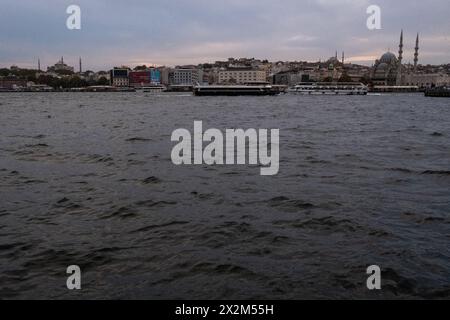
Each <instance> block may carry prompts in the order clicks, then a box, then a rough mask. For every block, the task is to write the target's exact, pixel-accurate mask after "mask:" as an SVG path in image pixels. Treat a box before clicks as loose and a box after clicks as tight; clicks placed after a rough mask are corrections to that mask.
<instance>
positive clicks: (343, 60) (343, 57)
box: [342, 51, 345, 65]
mask: <svg viewBox="0 0 450 320" xmlns="http://www.w3.org/2000/svg"><path fill="white" fill-rule="evenodd" d="M344 62H345V52H344V51H342V65H344Z"/></svg>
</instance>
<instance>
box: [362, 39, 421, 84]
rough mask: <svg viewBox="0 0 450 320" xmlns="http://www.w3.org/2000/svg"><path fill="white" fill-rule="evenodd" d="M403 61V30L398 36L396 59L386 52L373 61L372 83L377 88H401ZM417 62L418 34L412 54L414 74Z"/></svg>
mask: <svg viewBox="0 0 450 320" xmlns="http://www.w3.org/2000/svg"><path fill="white" fill-rule="evenodd" d="M402 61H403V30H402V32H401V34H400V45H399V50H398V57H397V56H395V54H394V53H392V52H389V51H388V52H386V53H385V54H383V55H382V56H381V58H380V59H379V60H376V61H375V65H374V66H373V69H372V74H371V78H372V83H373V84H374V85H378V86H401V85H403V83H404V76H405V68H404V66H403V65H402ZM418 62H419V34H417V38H416V47H415V53H414V73H416V72H417V64H418Z"/></svg>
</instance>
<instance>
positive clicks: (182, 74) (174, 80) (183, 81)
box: [169, 67, 203, 86]
mask: <svg viewBox="0 0 450 320" xmlns="http://www.w3.org/2000/svg"><path fill="white" fill-rule="evenodd" d="M202 79H203V72H202V71H201V70H198V69H196V68H193V67H188V68H175V69H172V70H170V72H169V84H170V85H176V86H193V85H195V84H197V83H199V82H200V81H202Z"/></svg>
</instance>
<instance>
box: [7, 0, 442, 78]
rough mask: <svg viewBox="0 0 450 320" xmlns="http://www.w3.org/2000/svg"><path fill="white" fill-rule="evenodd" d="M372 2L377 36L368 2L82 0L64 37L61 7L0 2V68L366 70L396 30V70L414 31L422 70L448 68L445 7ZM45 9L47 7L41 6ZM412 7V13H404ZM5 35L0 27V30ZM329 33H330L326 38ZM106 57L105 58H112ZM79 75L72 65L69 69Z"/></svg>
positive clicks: (391, 43) (392, 43)
mask: <svg viewBox="0 0 450 320" xmlns="http://www.w3.org/2000/svg"><path fill="white" fill-rule="evenodd" d="M399 2H400V3H392V2H391V1H390V2H388V1H387V0H381V1H378V3H377V5H379V6H380V7H381V9H382V30H373V31H370V30H368V29H367V28H366V19H367V17H368V15H367V14H366V8H367V7H368V6H369V5H370V4H371V2H370V1H366V0H335V1H327V0H308V1H293V0H286V1H283V2H282V3H273V2H270V1H257V2H256V1H253V0H248V1H245V2H239V1H234V0H233V1H227V3H222V2H218V1H214V4H213V5H211V2H210V1H206V0H192V1H189V2H187V3H184V2H182V1H168V2H166V3H164V4H163V3H158V2H155V1H141V0H135V1H132V2H131V3H126V4H125V3H122V2H119V1H115V2H112V3H111V1H108V2H106V1H96V2H95V3H90V2H88V1H85V0H82V1H78V2H77V4H78V5H79V6H80V7H81V9H82V29H81V30H68V29H67V28H66V27H65V21H66V19H67V17H68V15H67V14H66V12H65V9H66V8H67V6H68V5H70V4H72V3H71V2H68V1H61V2H60V3H58V4H52V6H49V5H48V4H49V1H46V0H42V1H38V2H31V1H23V2H21V3H20V4H17V3H16V2H13V1H11V0H3V1H2V11H1V12H0V21H2V24H5V25H7V26H8V28H7V29H8V32H5V33H2V34H1V35H0V67H9V66H11V65H17V66H19V67H23V68H35V67H36V66H37V61H38V58H39V59H40V62H41V66H43V67H45V66H47V65H52V64H54V63H55V62H56V61H57V60H59V58H60V57H61V56H64V58H65V60H66V61H67V63H68V64H70V65H72V66H75V68H76V67H77V65H78V59H79V57H80V56H81V57H83V66H84V69H85V70H88V69H90V70H94V71H98V70H107V69H109V68H111V67H113V66H120V65H128V66H130V67H134V66H136V65H142V64H146V65H167V66H175V65H185V64H199V63H210V62H214V61H218V60H226V59H227V58H229V57H255V58H258V59H268V60H269V61H318V60H322V61H324V60H326V59H328V58H329V57H331V56H334V52H335V50H338V51H339V53H340V52H342V51H345V52H346V61H347V62H353V63H358V64H362V65H372V64H373V63H374V62H375V60H376V59H378V58H379V57H380V56H381V54H383V53H384V52H386V51H388V50H389V49H390V51H391V52H393V53H395V54H396V53H397V51H398V48H397V45H398V35H399V32H400V30H401V29H403V30H404V33H405V34H404V37H405V40H404V42H405V48H404V63H409V62H410V63H412V62H413V59H414V45H415V38H416V35H417V32H419V33H420V37H421V40H420V42H421V52H420V58H419V59H420V60H419V63H420V64H444V63H449V62H450V57H449V52H450V37H449V36H448V30H450V22H449V21H448V15H449V13H450V12H449V11H450V9H449V7H448V4H447V1H444V0H436V1H433V5H430V4H427V3H425V2H422V1H418V0H413V1H399ZM46 4H47V5H46ZM409 8H410V10H408V9H409ZM4 29H5V28H4ZM330 30H331V31H335V32H330ZM111 52H113V54H111ZM76 69H77V68H76Z"/></svg>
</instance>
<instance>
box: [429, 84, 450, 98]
mask: <svg viewBox="0 0 450 320" xmlns="http://www.w3.org/2000/svg"><path fill="white" fill-rule="evenodd" d="M425 97H439V98H450V87H438V88H430V89H427V90H426V91H425Z"/></svg>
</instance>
